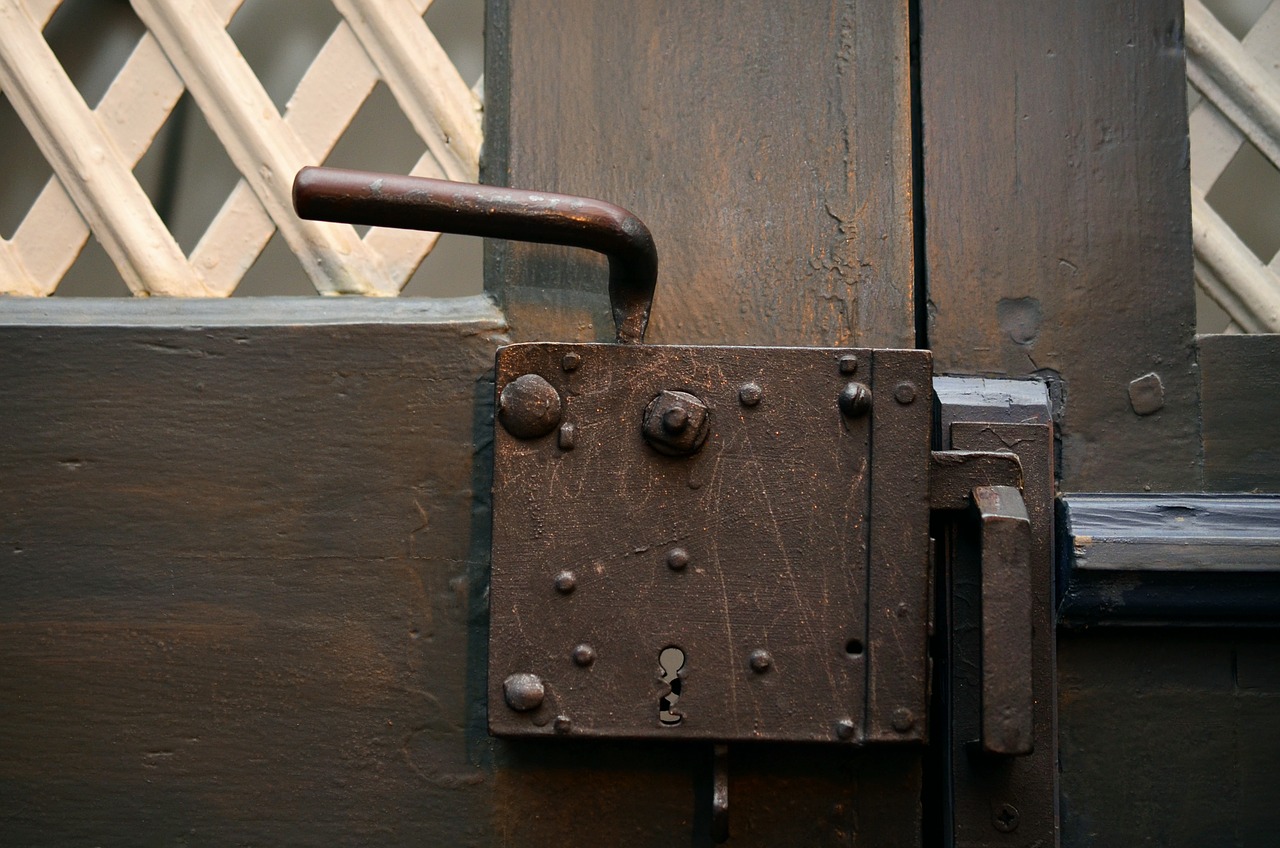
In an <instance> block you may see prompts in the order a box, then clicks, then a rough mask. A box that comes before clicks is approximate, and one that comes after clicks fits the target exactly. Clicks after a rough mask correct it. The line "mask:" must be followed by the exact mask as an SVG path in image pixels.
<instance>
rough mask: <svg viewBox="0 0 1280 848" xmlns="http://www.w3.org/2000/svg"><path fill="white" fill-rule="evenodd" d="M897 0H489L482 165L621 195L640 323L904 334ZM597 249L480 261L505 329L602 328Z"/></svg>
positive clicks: (518, 248) (659, 337)
mask: <svg viewBox="0 0 1280 848" xmlns="http://www.w3.org/2000/svg"><path fill="white" fill-rule="evenodd" d="M907 5H908V4H907V3H905V2H891V3H858V2H855V0H834V2H817V0H810V2H806V3H803V4H799V5H797V4H794V3H792V4H779V3H775V2H769V0H750V2H738V3H731V4H730V3H707V4H680V5H672V4H668V3H660V2H656V0H645V2H621V1H620V0H613V2H604V3H601V2H595V0H570V2H559V3H554V4H547V3H540V2H531V0H490V4H489V10H488V20H489V24H488V31H487V36H486V44H487V51H486V52H487V55H488V58H487V60H486V61H487V66H486V72H485V79H486V80H487V82H486V85H487V104H486V122H487V123H486V132H485V145H486V153H485V157H486V162H485V165H484V169H483V172H482V182H486V183H494V184H500V185H512V186H517V187H520V188H529V189H540V190H546V191H558V192H565V193H569V194H580V195H588V196H594V197H599V198H601V199H604V200H608V201H610V202H613V203H617V204H619V205H621V206H624V207H626V208H628V209H630V210H631V211H632V212H634V213H636V214H637V215H639V216H640V217H641V218H642V219H643V220H644V221H645V222H646V223H647V224H648V225H649V227H650V229H651V230H652V231H653V234H654V237H655V240H656V242H657V245H658V252H659V256H660V262H661V276H660V280H659V284H658V289H657V295H656V299H655V304H654V311H653V320H652V322H651V324H650V328H649V333H650V339H651V340H652V341H655V342H673V343H689V344H726V343H727V344H790V345H830V346H856V347H870V346H875V347H914V346H915V332H914V316H913V308H912V303H913V292H912V289H913V279H912V251H913V246H912V231H911V226H912V224H911V221H912V213H911V204H912V192H911V157H910V108H909V103H910V97H909V88H910V79H909V78H910V72H909V62H908V58H909V57H908V37H907V30H908V22H907ZM603 267H604V266H603V263H602V261H599V260H597V258H595V257H592V256H588V255H584V254H582V252H581V251H576V252H575V251H570V250H565V249H555V248H548V247H541V246H527V245H516V244H507V243H504V244H495V245H492V246H491V249H490V254H489V270H488V273H487V274H486V276H487V278H488V279H489V285H490V287H491V289H493V290H494V291H495V292H496V293H497V294H498V295H499V297H500V300H501V301H502V303H503V307H504V309H505V310H506V311H507V314H508V315H509V316H510V318H511V320H512V324H513V329H514V332H515V333H516V335H517V336H518V337H519V338H522V339H530V340H543V341H546V340H557V339H564V340H568V339H574V338H582V337H586V338H591V337H598V338H601V339H605V338H608V337H609V336H610V334H611V332H612V326H611V324H610V322H609V320H608V318H607V309H606V305H605V300H604V294H603V293H604V290H605V284H604V280H605V277H604V270H603ZM547 304H554V305H555V306H556V307H557V308H556V309H555V310H549V309H548V308H547ZM593 325H594V326H593Z"/></svg>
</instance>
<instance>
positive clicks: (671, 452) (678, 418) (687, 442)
mask: <svg viewBox="0 0 1280 848" xmlns="http://www.w3.org/2000/svg"><path fill="white" fill-rule="evenodd" d="M710 429H711V413H710V412H708V410H707V406H706V404H704V403H703V402H702V401H700V400H698V399H697V398H696V397H694V396H693V395H691V394H689V393H688V392H662V393H661V394H659V395H658V396H657V397H655V398H654V399H653V400H651V401H650V402H649V406H648V407H646V408H645V411H644V423H643V425H642V428H641V430H642V432H643V433H644V438H645V441H646V442H648V443H649V445H650V446H651V447H652V448H653V449H654V450H656V451H657V452H658V453H664V454H666V455H667V456H688V455H689V454H692V453H697V451H698V449H699V448H701V447H702V443H703V442H704V441H706V439H707V433H708V432H709V431H710Z"/></svg>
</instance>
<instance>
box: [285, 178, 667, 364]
mask: <svg viewBox="0 0 1280 848" xmlns="http://www.w3.org/2000/svg"><path fill="white" fill-rule="evenodd" d="M293 206H294V209H296V210H297V212H298V215H299V216H301V217H303V218H309V219H312V220H320V221H336V222H339V223H344V224H366V225H370V226H375V227H400V228H402V229H410V230H431V231H435V232H441V233H459V234H461V235H468V236H485V237H488V238H503V239H512V240H514V241H528V242H536V243H539V244H560V245H565V246H567V247H584V248H587V249H588V250H594V251H597V252H599V253H603V254H604V255H605V256H607V257H608V259H609V303H610V306H611V307H612V309H613V323H614V327H615V328H616V329H617V338H618V341H619V342H621V343H623V344H640V343H641V342H643V341H644V331H645V328H646V327H647V326H648V324H649V310H650V308H651V307H652V306H653V288H654V285H655V283H656V282H657V280H658V251H657V249H656V248H655V247H654V244H653V236H652V235H651V234H650V233H649V228H648V227H646V226H645V225H644V222H643V221H641V220H640V219H639V218H637V217H636V216H635V215H632V214H631V213H630V212H628V211H627V210H625V209H623V208H622V207H620V206H614V205H613V204H612V203H605V202H604V201H601V200H591V199H590V198H586V197H573V196H572V195H567V194H550V193H548V192H538V191H522V190H521V189H515V188H501V187H498V186H485V185H473V184H471V183H455V182H450V181H448V180H432V179H427V178H425V177H404V176H397V175H395V174H377V173H372V172H370V171H348V170H343V169H339V168H303V169H302V170H301V171H299V172H298V176H297V178H295V179H294V181H293Z"/></svg>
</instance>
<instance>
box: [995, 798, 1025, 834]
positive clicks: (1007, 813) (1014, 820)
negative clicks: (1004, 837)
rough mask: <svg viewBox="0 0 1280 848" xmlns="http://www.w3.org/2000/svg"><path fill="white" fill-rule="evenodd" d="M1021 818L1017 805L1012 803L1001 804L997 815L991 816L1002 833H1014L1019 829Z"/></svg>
mask: <svg viewBox="0 0 1280 848" xmlns="http://www.w3.org/2000/svg"><path fill="white" fill-rule="evenodd" d="M1021 818H1022V817H1021V816H1020V815H1018V808H1017V807H1015V806H1013V805H1012V804H1001V805H1000V809H998V810H996V812H995V815H993V816H992V817H991V823H992V824H993V825H995V828H996V830H998V831H1000V832H1001V833H1013V832H1014V831H1015V830H1017V829H1018V821H1019V819H1021Z"/></svg>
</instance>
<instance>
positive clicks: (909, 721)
mask: <svg viewBox="0 0 1280 848" xmlns="http://www.w3.org/2000/svg"><path fill="white" fill-rule="evenodd" d="M890 720H891V721H892V723H893V729H894V730H896V731H898V732H899V733H906V732H907V731H908V730H910V729H911V728H913V727H915V724H916V717H915V714H914V713H912V712H911V710H909V709H907V708H906V707H898V708H897V709H896V710H894V711H893V717H892V718H891V719H890Z"/></svg>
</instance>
